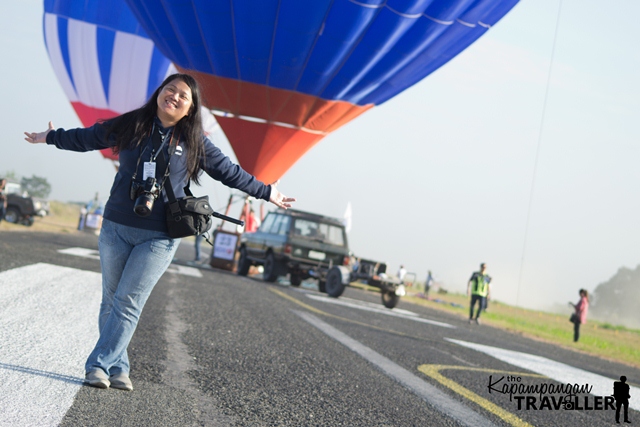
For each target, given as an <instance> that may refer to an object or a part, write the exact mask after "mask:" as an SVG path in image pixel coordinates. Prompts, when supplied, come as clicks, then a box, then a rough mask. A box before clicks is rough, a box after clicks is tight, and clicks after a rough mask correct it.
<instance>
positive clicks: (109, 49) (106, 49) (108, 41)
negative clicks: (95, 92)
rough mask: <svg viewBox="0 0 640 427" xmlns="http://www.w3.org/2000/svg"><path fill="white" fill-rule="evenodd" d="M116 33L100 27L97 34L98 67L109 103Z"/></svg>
mask: <svg viewBox="0 0 640 427" xmlns="http://www.w3.org/2000/svg"><path fill="white" fill-rule="evenodd" d="M115 38H116V33H115V32H114V31H111V30H105V29H104V28H101V27H98V28H97V32H96V44H97V46H96V48H97V52H98V66H99V67H100V80H101V81H102V89H103V90H104V97H105V99H106V100H107V103H109V84H110V82H111V79H110V76H111V61H112V59H113V45H114V42H115Z"/></svg>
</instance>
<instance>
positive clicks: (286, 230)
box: [238, 209, 349, 292]
mask: <svg viewBox="0 0 640 427" xmlns="http://www.w3.org/2000/svg"><path fill="white" fill-rule="evenodd" d="M238 251H239V258H238V274H239V275H241V276H246V275H247V274H248V272H249V268H250V267H251V266H252V265H262V266H264V272H263V278H264V280H266V281H267V282H274V281H276V279H277V278H278V276H285V275H287V274H289V276H290V281H291V285H292V286H300V283H302V281H303V280H304V279H307V278H309V277H313V278H316V279H318V287H319V289H320V291H322V292H326V290H325V283H326V275H327V271H328V270H329V269H330V268H331V267H333V266H336V265H348V264H349V245H348V244H347V235H346V233H345V229H344V224H343V223H342V221H340V220H338V219H335V218H330V217H326V216H322V215H317V214H313V213H309V212H303V211H299V210H294V209H287V210H285V209H278V210H276V211H273V212H270V213H269V214H267V216H266V218H265V219H264V221H263V222H262V225H261V226H260V228H259V229H258V231H256V232H255V233H245V234H243V235H242V237H241V239H240V245H239V247H238Z"/></svg>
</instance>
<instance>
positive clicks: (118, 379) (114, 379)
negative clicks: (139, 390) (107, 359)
mask: <svg viewBox="0 0 640 427" xmlns="http://www.w3.org/2000/svg"><path fill="white" fill-rule="evenodd" d="M109 379H110V380H111V388H117V389H120V390H126V391H132V390H133V384H131V380H130V379H129V376H128V375H127V374H124V373H119V374H116V375H112V376H111V378H109Z"/></svg>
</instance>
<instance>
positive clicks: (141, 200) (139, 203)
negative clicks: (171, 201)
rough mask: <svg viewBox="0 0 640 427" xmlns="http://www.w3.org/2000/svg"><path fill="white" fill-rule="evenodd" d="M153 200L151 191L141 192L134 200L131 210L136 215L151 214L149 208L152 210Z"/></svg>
mask: <svg viewBox="0 0 640 427" xmlns="http://www.w3.org/2000/svg"><path fill="white" fill-rule="evenodd" d="M154 201H155V197H153V194H151V193H144V194H141V195H140V196H139V197H138V198H137V199H136V202H135V205H134V206H133V211H134V212H135V213H136V214H137V215H138V216H149V215H151V210H153V202H154Z"/></svg>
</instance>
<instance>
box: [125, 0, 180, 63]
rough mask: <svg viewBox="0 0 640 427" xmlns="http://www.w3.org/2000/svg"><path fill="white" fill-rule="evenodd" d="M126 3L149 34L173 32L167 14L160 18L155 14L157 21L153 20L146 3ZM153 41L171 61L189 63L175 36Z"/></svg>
mask: <svg viewBox="0 0 640 427" xmlns="http://www.w3.org/2000/svg"><path fill="white" fill-rule="evenodd" d="M126 1H127V4H128V5H129V7H130V9H131V12H132V13H133V15H134V16H135V17H136V18H137V20H138V21H139V22H140V25H141V26H142V27H143V28H144V30H145V31H146V32H147V33H148V34H150V35H151V34H159V33H160V34H166V33H167V32H169V31H172V26H171V22H170V21H169V19H168V17H167V15H166V14H165V13H163V14H161V15H158V16H155V14H154V15H153V16H154V17H155V18H157V19H153V20H152V19H151V16H152V14H151V11H150V10H149V9H148V7H150V6H149V5H148V4H147V3H146V2H143V1H134V0H126ZM160 6H161V9H163V7H162V5H160ZM163 10H164V9H163ZM174 35H175V34H174ZM152 39H153V42H154V44H155V45H156V47H157V48H158V49H160V52H162V53H163V54H164V55H165V56H166V57H168V58H169V59H171V60H172V61H173V62H174V63H176V64H181V65H182V64H187V63H188V61H187V57H186V54H185V53H184V52H183V51H182V50H181V49H179V47H180V46H179V45H178V44H177V43H176V38H175V36H174V37H162V38H160V37H153V38H152ZM183 66H186V65H183Z"/></svg>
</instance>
